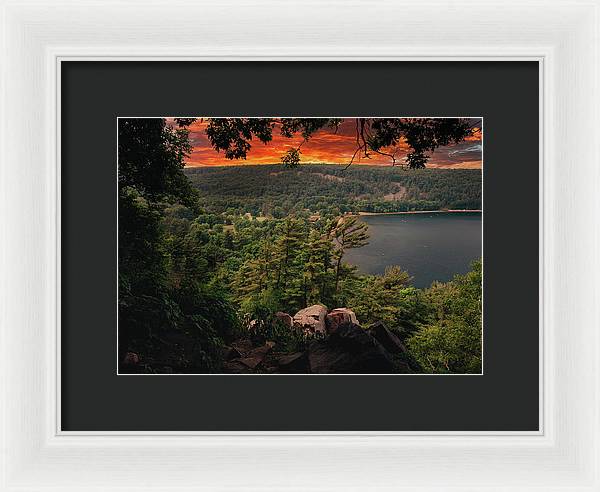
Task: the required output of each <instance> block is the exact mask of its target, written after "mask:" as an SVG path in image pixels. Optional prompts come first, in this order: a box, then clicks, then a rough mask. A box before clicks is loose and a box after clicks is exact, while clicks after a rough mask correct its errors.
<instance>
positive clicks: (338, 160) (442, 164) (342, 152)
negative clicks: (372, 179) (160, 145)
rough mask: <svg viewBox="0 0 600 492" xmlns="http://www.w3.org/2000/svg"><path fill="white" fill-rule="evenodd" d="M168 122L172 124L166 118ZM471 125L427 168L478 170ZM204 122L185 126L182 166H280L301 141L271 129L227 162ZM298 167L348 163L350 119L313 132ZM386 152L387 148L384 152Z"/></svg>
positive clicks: (378, 160) (478, 138) (375, 161)
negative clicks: (265, 138)
mask: <svg viewBox="0 0 600 492" xmlns="http://www.w3.org/2000/svg"><path fill="white" fill-rule="evenodd" d="M168 121H172V119H171V118H168ZM472 121H473V122H474V131H473V134H472V135H470V136H469V137H467V138H466V139H465V140H464V141H463V142H461V143H458V144H452V145H448V146H444V147H440V148H438V149H436V151H435V152H433V153H432V154H431V157H430V159H429V161H428V163H427V167H429V168H445V169H452V168H454V169H481V166H482V158H483V146H482V139H483V135H482V130H481V127H482V124H481V119H479V118H477V119H472ZM206 126H207V121H206V119H205V118H199V119H198V120H196V121H195V122H194V123H192V125H190V127H189V131H190V142H191V144H192V149H193V150H192V153H191V154H190V156H189V157H188V158H187V159H186V161H185V165H186V167H213V166H243V165H262V164H280V163H281V156H282V155H283V154H284V153H285V152H286V151H287V150H290V149H292V148H297V147H298V146H299V145H300V143H301V142H302V137H301V136H299V135H298V136H294V137H292V138H287V137H284V136H282V135H281V134H280V133H279V129H278V128H277V125H276V127H275V128H274V130H273V139H272V140H271V141H270V142H268V143H267V144H263V143H262V142H260V141H258V140H254V141H253V142H252V148H251V150H250V151H249V152H248V155H247V159H245V160H243V159H242V160H229V159H227V158H226V157H225V156H224V155H223V153H219V152H217V151H216V150H215V149H214V148H213V147H212V146H211V144H210V142H209V140H208V137H207V136H206V131H205V130H206ZM300 150H301V163H302V164H339V165H343V164H348V163H349V162H350V160H351V159H352V155H353V154H354V152H355V150H356V129H355V123H354V119H353V118H344V119H343V120H342V123H341V124H340V126H339V128H338V129H337V131H335V130H334V129H332V128H324V129H321V130H318V131H317V132H315V134H314V135H312V136H311V137H310V138H309V140H308V141H306V142H304V143H303V144H302V146H301V148H300ZM388 150H389V149H388ZM407 151H408V145H407V144H406V143H405V142H403V141H401V142H400V143H399V145H398V146H397V147H396V148H395V152H396V156H397V162H396V165H401V164H402V163H403V159H404V156H405V155H406V153H407ZM354 164H356V165H376V166H391V165H392V160H391V159H390V158H389V157H386V156H381V155H378V154H373V153H372V155H371V158H368V159H365V158H356V159H355V160H354Z"/></svg>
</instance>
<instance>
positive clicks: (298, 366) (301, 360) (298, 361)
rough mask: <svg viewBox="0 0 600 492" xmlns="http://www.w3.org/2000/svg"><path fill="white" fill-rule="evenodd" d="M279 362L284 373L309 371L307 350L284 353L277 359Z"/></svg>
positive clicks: (304, 372) (305, 372)
mask: <svg viewBox="0 0 600 492" xmlns="http://www.w3.org/2000/svg"><path fill="white" fill-rule="evenodd" d="M277 364H278V366H279V370H280V372H282V373H288V374H307V373H308V372H309V370H308V359H307V357H306V352H296V353H293V354H288V355H284V356H283V357H280V358H279V359H277Z"/></svg>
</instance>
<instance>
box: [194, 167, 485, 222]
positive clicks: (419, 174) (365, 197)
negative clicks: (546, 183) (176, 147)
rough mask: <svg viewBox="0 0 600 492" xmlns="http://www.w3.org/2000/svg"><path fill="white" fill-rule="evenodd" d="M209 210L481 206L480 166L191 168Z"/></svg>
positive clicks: (333, 211)
mask: <svg viewBox="0 0 600 492" xmlns="http://www.w3.org/2000/svg"><path fill="white" fill-rule="evenodd" d="M185 174H186V175H187V176H188V177H189V178H190V179H191V181H192V183H193V184H194V186H195V187H196V188H197V189H198V191H199V193H200V202H201V203H202V205H203V207H205V211H206V212H208V213H214V214H221V213H225V214H227V215H238V214H240V213H242V214H244V213H250V214H252V215H253V216H266V217H274V218H283V217H285V216H287V215H288V214H290V213H296V214H297V213H299V212H303V211H304V212H305V211H309V212H312V213H320V214H325V215H338V214H344V213H346V212H359V211H364V212H404V211H411V210H442V209H472V210H478V209H481V190H482V182H481V170H478V169H422V170H404V169H402V168H399V167H381V166H358V165H356V166H351V167H350V168H348V169H346V170H344V167H343V166H341V165H325V164H312V165H304V166H302V167H301V168H299V169H285V168H283V167H282V166H280V165H261V166H257V165H240V166H227V167H201V168H187V169H185Z"/></svg>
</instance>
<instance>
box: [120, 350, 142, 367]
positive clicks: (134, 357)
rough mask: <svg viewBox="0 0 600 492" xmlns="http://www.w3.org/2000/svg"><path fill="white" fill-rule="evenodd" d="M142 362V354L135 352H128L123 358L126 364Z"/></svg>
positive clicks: (131, 364)
mask: <svg viewBox="0 0 600 492" xmlns="http://www.w3.org/2000/svg"><path fill="white" fill-rule="evenodd" d="M139 363H140V356H139V355H138V354H136V353H135V352H127V353H126V354H125V357H124V358H123V364H124V365H126V366H135V365H137V364H139Z"/></svg>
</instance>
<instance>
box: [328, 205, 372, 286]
mask: <svg viewBox="0 0 600 492" xmlns="http://www.w3.org/2000/svg"><path fill="white" fill-rule="evenodd" d="M367 230H368V226H367V224H366V223H365V222H361V221H360V220H359V217H358V216H356V215H345V216H343V217H340V218H339V219H338V221H337V223H336V224H335V226H334V227H333V228H332V229H331V233H330V236H331V238H332V239H333V243H334V245H335V251H334V258H335V289H334V292H335V294H336V295H337V294H338V289H339V282H340V276H341V270H342V259H343V257H344V254H345V253H346V251H347V250H349V249H354V248H360V247H362V246H365V245H366V244H368V239H369V235H368V234H367Z"/></svg>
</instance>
